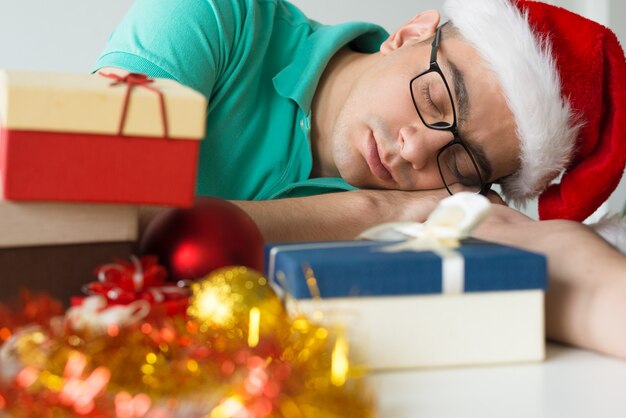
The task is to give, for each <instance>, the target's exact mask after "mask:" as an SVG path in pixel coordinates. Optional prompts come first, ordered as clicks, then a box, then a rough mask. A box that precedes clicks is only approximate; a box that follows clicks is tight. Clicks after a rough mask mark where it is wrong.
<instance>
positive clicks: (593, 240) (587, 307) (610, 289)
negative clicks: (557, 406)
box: [474, 205, 626, 359]
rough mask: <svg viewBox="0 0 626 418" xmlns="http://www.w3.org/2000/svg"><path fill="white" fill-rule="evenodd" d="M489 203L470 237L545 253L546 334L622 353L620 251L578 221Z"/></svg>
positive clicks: (625, 337) (625, 353) (625, 282)
mask: <svg viewBox="0 0 626 418" xmlns="http://www.w3.org/2000/svg"><path fill="white" fill-rule="evenodd" d="M492 209H493V210H492V214H491V215H490V217H489V218H488V219H487V220H486V221H485V222H484V223H483V224H481V226H479V227H478V228H477V230H476V231H475V234H474V235H475V236H476V237H478V238H482V239H486V240H489V241H494V242H499V243H502V244H509V245H515V246H519V247H522V248H526V249H528V250H531V251H537V252H542V253H544V254H546V255H547V257H548V272H549V278H550V280H549V289H548V292H547V294H546V335H547V337H548V338H550V339H553V340H555V341H560V342H564V343H568V344H572V345H575V346H579V347H583V348H587V349H591V350H595V351H599V352H602V353H605V354H609V355H613V356H618V357H621V358H624V359H626V326H625V324H626V303H625V302H626V256H624V255H623V254H621V253H620V252H618V251H617V250H615V249H614V248H613V247H612V246H611V245H609V244H608V243H607V242H606V241H604V240H603V239H602V238H601V237H599V236H598V235H597V234H596V233H595V232H593V231H592V230H591V229H590V228H588V227H587V226H585V225H583V224H579V223H577V222H570V221H563V220H556V221H541V222H539V221H533V220H530V219H529V218H527V217H525V216H524V215H522V214H520V213H519V212H517V211H514V210H513V209H510V208H507V207H504V206H499V205H492Z"/></svg>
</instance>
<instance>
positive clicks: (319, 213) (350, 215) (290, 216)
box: [232, 190, 447, 242]
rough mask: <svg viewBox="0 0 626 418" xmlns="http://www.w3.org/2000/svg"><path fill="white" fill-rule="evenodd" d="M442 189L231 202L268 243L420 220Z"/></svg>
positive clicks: (334, 236) (348, 235)
mask: <svg viewBox="0 0 626 418" xmlns="http://www.w3.org/2000/svg"><path fill="white" fill-rule="evenodd" d="M444 192H445V191H428V192H396V191H373V190H357V191H351V192H342V193H329V194H324V195H317V196H309V197H301V198H289V199H279V200H268V201H232V202H233V203H235V204H236V205H237V206H239V207H240V208H242V209H243V210H244V211H246V212H247V213H248V215H250V217H251V218H252V219H253V220H254V221H255V222H256V224H257V225H258V226H259V229H260V230H261V233H262V235H263V238H264V239H265V240H266V241H267V242H272V241H274V242H275V241H317V240H341V239H353V238H354V237H355V236H356V235H358V234H359V233H360V232H362V231H363V230H365V229H367V228H369V227H371V226H373V225H376V224H378V223H382V222H390V221H395V220H414V221H423V220H425V218H426V217H427V216H428V214H429V213H430V212H431V211H432V209H433V207H434V206H435V205H436V203H437V201H438V200H439V199H441V198H443V197H445V196H446V195H447V193H444Z"/></svg>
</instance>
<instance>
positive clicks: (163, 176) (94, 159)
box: [0, 70, 206, 301]
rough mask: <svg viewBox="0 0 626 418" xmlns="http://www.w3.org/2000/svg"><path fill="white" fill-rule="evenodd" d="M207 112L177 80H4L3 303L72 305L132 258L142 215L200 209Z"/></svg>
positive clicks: (0, 109) (31, 76) (0, 171)
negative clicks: (25, 300)
mask: <svg viewBox="0 0 626 418" xmlns="http://www.w3.org/2000/svg"><path fill="white" fill-rule="evenodd" d="M205 112H206V100H205V99H204V97H203V96H202V95H201V94H199V93H197V92H195V91H193V90H191V89H189V88H187V87H184V86H181V85H180V84H178V83H176V82H174V81H172V80H164V79H156V80H155V79H150V78H148V77H146V76H145V75H142V74H133V73H131V74H128V75H124V76H120V75H116V74H95V75H90V74H57V73H55V74H52V73H41V72H28V71H14V70H4V71H0V283H1V286H2V290H1V291H0V299H8V298H12V297H14V296H15V295H16V294H17V292H18V289H19V288H29V289H34V290H45V291H48V292H49V293H51V294H52V295H53V296H57V297H60V298H62V299H63V300H65V301H67V300H68V298H69V296H71V295H75V294H77V293H79V292H80V287H81V285H82V284H84V283H86V282H88V281H90V280H91V279H92V278H93V277H92V271H93V270H94V268H95V267H96V266H97V265H99V264H102V263H105V262H109V261H111V260H112V259H113V258H115V257H119V258H127V257H128V256H129V255H130V254H131V253H132V251H133V249H134V245H135V242H136V240H137V235H138V205H166V206H189V205H191V204H192V203H193V199H194V192H195V178H196V167H197V153H198V147H199V141H198V140H199V139H201V138H203V137H204V122H205Z"/></svg>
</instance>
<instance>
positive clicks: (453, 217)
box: [357, 192, 490, 294]
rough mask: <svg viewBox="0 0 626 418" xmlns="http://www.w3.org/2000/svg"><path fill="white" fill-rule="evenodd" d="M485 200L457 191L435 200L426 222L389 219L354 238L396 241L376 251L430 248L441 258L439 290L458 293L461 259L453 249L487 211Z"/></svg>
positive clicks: (462, 276)
mask: <svg viewBox="0 0 626 418" xmlns="http://www.w3.org/2000/svg"><path fill="white" fill-rule="evenodd" d="M489 208H490V203H489V200H488V199H487V198H486V197H484V196H481V195H478V194H474V193H466V192H462V193H457V194H455V195H453V196H450V197H448V198H446V199H443V200H442V201H441V202H439V205H437V207H436V208H435V210H434V211H433V212H432V213H431V214H430V216H429V217H428V219H427V220H426V222H424V223H423V224H422V223H419V222H391V223H385V224H381V225H377V226H375V227H373V228H370V229H368V230H366V231H364V232H362V233H361V234H360V235H359V236H358V237H357V239H368V240H382V241H397V240H404V241H403V242H400V243H398V244H394V245H389V246H386V247H381V248H379V249H378V251H385V252H400V251H432V252H434V253H436V254H437V255H439V256H440V257H441V260H442V291H443V293H447V294H448V293H462V292H463V290H464V288H465V260H464V259H463V256H462V255H461V254H460V253H458V252H457V251H454V249H456V248H458V247H459V246H460V245H461V244H460V241H461V239H463V238H467V237H468V236H469V235H470V233H471V232H472V230H473V229H474V228H475V227H476V226H477V225H478V224H479V223H480V222H482V220H483V219H485V217H486V216H487V214H488V213H489Z"/></svg>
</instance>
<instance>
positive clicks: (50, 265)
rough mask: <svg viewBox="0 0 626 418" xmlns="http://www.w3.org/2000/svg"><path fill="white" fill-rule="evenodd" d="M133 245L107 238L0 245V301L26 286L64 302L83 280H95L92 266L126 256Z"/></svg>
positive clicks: (74, 294) (13, 295) (15, 294)
mask: <svg viewBox="0 0 626 418" xmlns="http://www.w3.org/2000/svg"><path fill="white" fill-rule="evenodd" d="M134 245H135V244H134V243H132V242H108V243H95V244H94V243H91V244H70V245H48V246H39V247H18V248H0V301H2V302H6V301H10V300H12V299H14V298H16V297H17V296H18V295H19V292H20V289H21V288H27V289H29V290H31V291H43V292H46V293H48V294H50V295H51V296H53V297H55V298H58V299H60V300H61V301H62V302H63V303H64V304H65V305H66V306H67V305H68V304H69V300H70V297H72V296H79V295H81V294H82V292H81V287H82V286H83V285H84V284H85V283H87V282H90V281H93V280H96V277H95V276H94V274H93V272H94V270H95V268H96V267H98V266H99V265H100V264H104V263H108V262H111V261H113V260H114V259H116V258H123V259H128V257H129V256H130V255H131V254H132V253H133V250H134Z"/></svg>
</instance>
